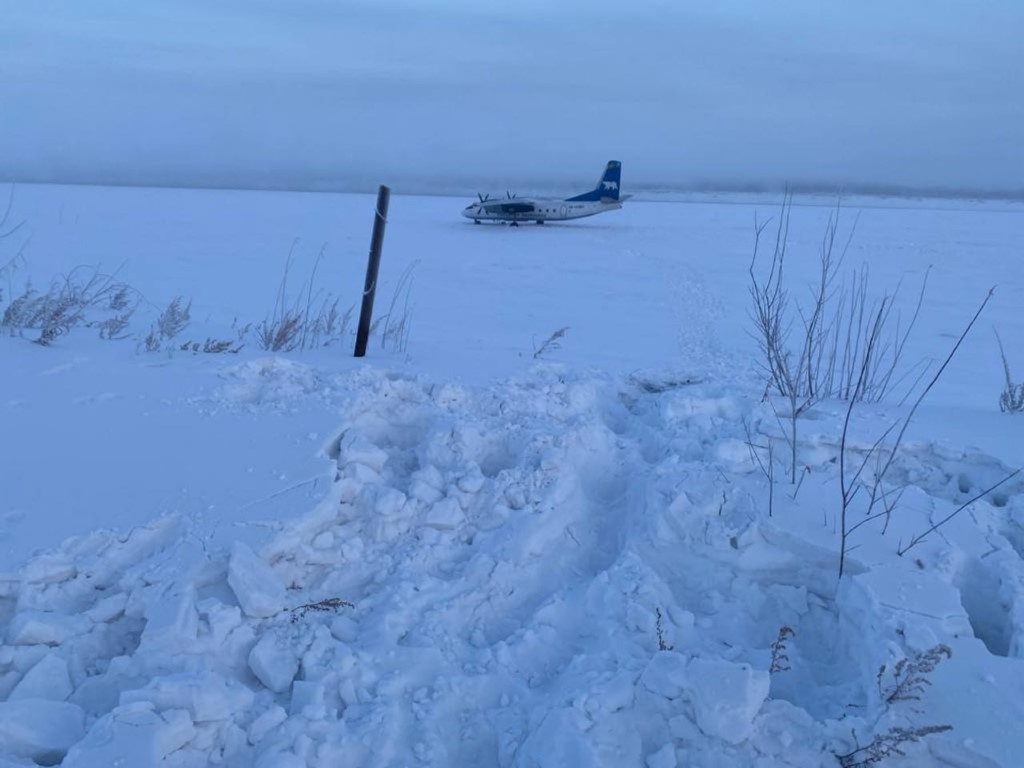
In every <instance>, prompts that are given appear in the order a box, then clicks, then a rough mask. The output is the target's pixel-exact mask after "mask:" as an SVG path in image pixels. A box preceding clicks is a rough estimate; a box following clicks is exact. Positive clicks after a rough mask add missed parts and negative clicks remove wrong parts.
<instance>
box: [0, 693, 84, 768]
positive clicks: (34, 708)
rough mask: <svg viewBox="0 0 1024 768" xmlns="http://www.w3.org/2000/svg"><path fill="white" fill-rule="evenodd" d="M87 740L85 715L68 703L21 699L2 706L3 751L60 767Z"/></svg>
mask: <svg viewBox="0 0 1024 768" xmlns="http://www.w3.org/2000/svg"><path fill="white" fill-rule="evenodd" d="M83 736H85V712H83V711H82V708H81V707H78V706H76V705H74V704H69V703H68V702H66V701H44V700H43V699H21V700H20V701H5V702H3V703H0V748H2V749H3V750H4V752H6V753H7V754H9V755H13V756H15V757H27V758H30V759H32V760H35V761H36V762H37V763H42V764H44V765H54V764H55V763H59V762H60V761H61V759H62V758H63V757H64V755H65V753H66V752H67V751H68V749H69V748H70V747H71V745H72V744H74V743H75V742H77V741H79V740H80V739H81V738H82V737H83Z"/></svg>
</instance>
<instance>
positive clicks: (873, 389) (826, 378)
mask: <svg viewBox="0 0 1024 768" xmlns="http://www.w3.org/2000/svg"><path fill="white" fill-rule="evenodd" d="M791 210H792V197H791V196H790V195H789V194H788V193H787V194H786V196H785V197H784V199H783V203H782V210H781V212H780V215H779V221H778V225H777V228H776V231H775V238H774V240H775V244H774V248H773V250H772V255H771V259H770V262H769V266H768V270H767V274H759V273H758V269H757V263H758V259H759V253H760V250H761V243H762V237H763V234H764V231H765V229H766V228H767V226H768V224H769V223H770V220H769V221H767V222H764V223H758V221H757V220H756V219H755V221H754V253H753V256H752V257H751V261H750V266H749V268H748V272H749V276H750V286H749V292H750V298H751V309H750V317H751V320H752V322H753V325H754V329H753V331H752V335H753V337H754V339H755V340H756V341H757V344H758V348H759V350H760V358H761V367H762V370H763V373H764V375H765V378H766V380H767V387H766V390H765V398H766V399H768V400H771V394H772V393H773V392H774V393H775V394H776V395H778V396H781V397H782V399H783V400H784V401H785V404H786V405H785V408H784V409H783V410H782V411H781V412H780V411H779V410H778V409H776V406H775V403H774V402H772V409H773V411H774V413H775V417H776V419H777V420H778V422H779V425H780V427H781V428H782V432H783V434H784V435H785V438H786V441H787V443H788V445H789V450H790V462H789V464H790V467H789V468H790V483H791V484H796V481H797V457H796V453H797V428H798V421H799V419H800V418H801V417H802V416H803V415H804V414H805V413H806V412H807V411H808V410H809V409H810V408H811V407H813V406H814V405H815V404H816V403H817V402H818V401H820V400H823V399H835V400H860V401H866V402H873V401H878V400H881V399H883V398H884V397H885V396H886V395H887V394H888V393H889V392H890V390H891V389H892V387H893V386H895V385H896V384H898V383H899V382H900V381H902V380H903V376H904V375H906V374H903V375H901V374H900V369H901V367H902V366H901V363H902V359H903V355H904V349H905V347H906V343H907V340H908V338H909V336H910V332H911V330H912V329H913V327H914V325H915V323H916V321H917V317H918V314H919V312H920V309H921V304H922V302H923V300H924V292H925V288H926V286H927V280H928V278H927V275H926V276H925V279H924V280H923V281H922V285H921V291H920V294H919V296H918V300H917V306H916V308H915V310H914V312H913V315H912V316H911V318H910V320H909V322H907V323H906V324H905V325H904V324H903V323H902V318H901V315H900V313H899V312H897V311H895V305H896V298H897V296H898V294H899V290H900V286H899V285H897V286H896V289H895V290H894V291H893V292H892V293H891V294H890V293H885V294H883V295H882V297H881V298H878V299H869V294H870V291H869V287H868V271H867V268H866V267H861V269H860V270H859V271H858V272H856V273H854V274H853V275H852V276H848V277H843V276H842V272H841V270H842V265H843V262H844V260H845V258H846V254H847V251H848V250H849V247H850V242H851V241H852V239H853V234H854V232H855V230H856V222H854V226H853V227H852V228H851V230H850V233H849V235H848V236H847V238H846V240H845V242H844V243H843V245H842V248H841V250H837V243H838V237H839V224H840V206H839V204H837V205H836V208H835V209H834V210H833V211H832V212H831V213H830V214H829V218H828V222H827V224H826V226H825V232H824V234H823V236H822V239H821V242H820V244H819V246H818V264H819V269H818V276H817V278H816V280H815V282H814V283H813V284H812V286H811V289H810V297H809V302H807V303H806V304H802V303H801V302H799V301H797V300H795V299H794V298H793V297H792V295H791V293H790V289H789V288H788V287H787V285H786V280H785V276H786V257H787V249H788V247H789V220H790V214H791ZM906 373H907V374H909V373H910V371H907V372H906Z"/></svg>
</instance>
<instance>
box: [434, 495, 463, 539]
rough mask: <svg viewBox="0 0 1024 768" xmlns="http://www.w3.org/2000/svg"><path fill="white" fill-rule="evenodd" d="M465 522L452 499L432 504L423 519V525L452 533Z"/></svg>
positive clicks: (458, 507) (460, 509) (459, 509)
mask: <svg viewBox="0 0 1024 768" xmlns="http://www.w3.org/2000/svg"><path fill="white" fill-rule="evenodd" d="M465 520H466V515H465V514H464V513H463V511H462V507H460V506H459V503H458V502H457V501H456V500H455V499H452V498H447V499H443V500H442V501H439V502H438V503H437V504H434V505H433V506H432V507H431V508H430V510H429V511H428V512H427V514H426V516H425V517H424V519H423V524H424V525H427V526H430V527H431V528H437V529H439V530H442V531H452V530H455V529H456V528H458V527H459V526H460V525H462V523H464V522H465Z"/></svg>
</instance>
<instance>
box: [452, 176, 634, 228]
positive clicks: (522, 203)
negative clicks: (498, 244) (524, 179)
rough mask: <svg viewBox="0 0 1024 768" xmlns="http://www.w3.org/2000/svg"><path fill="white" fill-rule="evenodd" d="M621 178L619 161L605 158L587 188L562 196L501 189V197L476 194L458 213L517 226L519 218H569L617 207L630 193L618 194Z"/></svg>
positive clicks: (537, 221)
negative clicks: (522, 194)
mask: <svg viewBox="0 0 1024 768" xmlns="http://www.w3.org/2000/svg"><path fill="white" fill-rule="evenodd" d="M621 179H622V163H620V162H619V161H618V160H611V161H609V163H608V165H607V166H606V167H605V169H604V173H603V174H602V175H601V179H600V180H599V181H598V182H597V186H596V187H594V189H592V190H590V191H589V192H585V193H583V194H582V195H576V196H575V197H569V198H566V199H565V200H557V199H551V198H537V197H523V198H520V197H516V196H515V195H514V194H512V193H511V192H506V193H505V199H504V200H502V199H501V198H498V199H497V200H492V199H491V198H490V197H489V196H486V195H477V196H478V197H479V198H480V200H479V202H476V203H470V204H469V205H467V206H466V207H465V208H464V209H463V211H462V215H463V216H465V217H466V218H467V219H472V220H473V223H474V224H479V223H481V222H482V221H504V222H508V223H509V224H511V225H512V226H513V227H518V226H519V222H521V221H535V222H536V223H538V224H543V223H544V222H545V221H569V220H570V219H582V218H584V217H586V216H595V215H597V214H599V213H605V212H606V211H617V210H618V209H619V208H621V207H622V203H623V202H625V201H626V200H628V199H629V198H630V197H632V195H620V194H619V184H620V181H621Z"/></svg>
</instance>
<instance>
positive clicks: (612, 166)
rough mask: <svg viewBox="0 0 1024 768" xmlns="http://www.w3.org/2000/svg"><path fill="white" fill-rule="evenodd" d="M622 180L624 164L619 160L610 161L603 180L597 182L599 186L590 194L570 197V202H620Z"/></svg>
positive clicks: (602, 175)
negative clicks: (609, 200)
mask: <svg viewBox="0 0 1024 768" xmlns="http://www.w3.org/2000/svg"><path fill="white" fill-rule="evenodd" d="M621 180H622V163H620V162H619V161H618V160H610V161H609V162H608V165H607V166H605V169H604V173H603V174H601V179H600V180H599V181H598V182H597V186H596V187H594V189H592V190H591V191H590V192H586V193H585V194H582V195H576V197H570V198H569V200H570V201H573V202H598V201H600V200H608V199H611V200H618V199H619V184H620V182H621Z"/></svg>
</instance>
